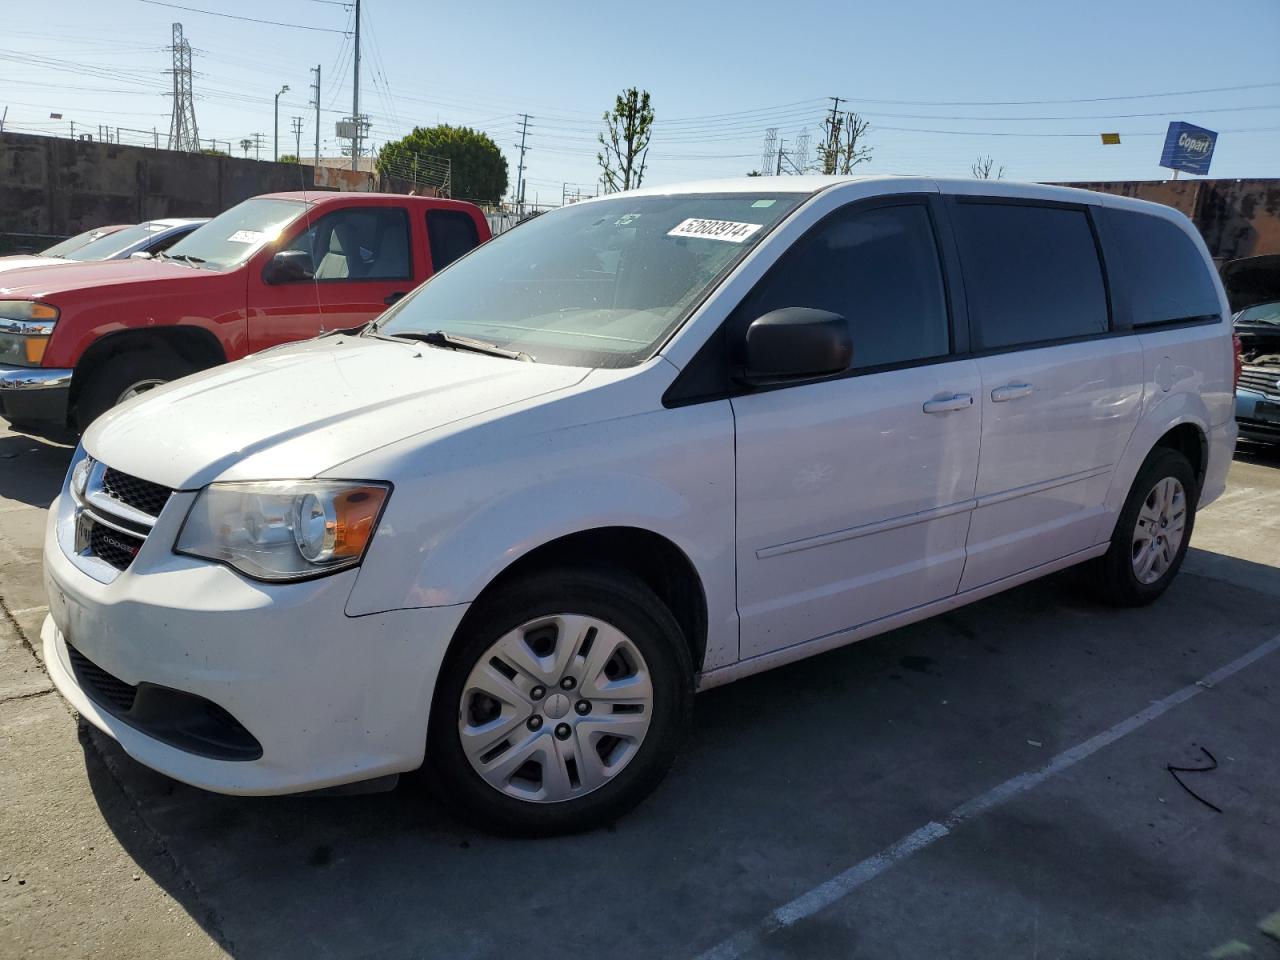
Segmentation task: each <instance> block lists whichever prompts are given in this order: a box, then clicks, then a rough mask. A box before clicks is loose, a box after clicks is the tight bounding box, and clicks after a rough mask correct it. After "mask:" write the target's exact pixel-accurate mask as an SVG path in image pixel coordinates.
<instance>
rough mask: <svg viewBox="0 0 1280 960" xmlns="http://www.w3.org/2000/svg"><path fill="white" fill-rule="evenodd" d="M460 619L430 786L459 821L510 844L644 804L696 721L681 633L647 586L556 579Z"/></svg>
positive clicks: (435, 735)
mask: <svg viewBox="0 0 1280 960" xmlns="http://www.w3.org/2000/svg"><path fill="white" fill-rule="evenodd" d="M480 602H481V604H482V606H480V607H479V608H477V609H475V610H473V611H472V612H471V613H470V614H469V615H468V617H467V620H466V622H465V623H464V625H463V628H462V631H461V633H460V634H459V637H458V640H457V642H456V646H455V648H454V649H453V650H452V651H451V653H450V655H449V657H448V658H447V660H446V663H445V666H444V668H443V670H442V672H441V676H440V681H439V683H438V684H437V687H436V692H435V698H434V701H433V704H432V710H431V727H430V731H429V736H428V743H427V762H428V768H429V772H430V774H431V777H432V780H433V781H434V782H435V783H436V784H437V785H438V786H439V788H440V790H441V792H442V793H443V794H444V796H445V799H446V800H447V801H448V802H449V804H450V806H451V807H452V808H453V809H454V811H455V812H456V813H457V814H458V815H459V816H461V817H462V818H464V819H466V820H469V821H471V822H472V823H474V824H475V825H477V826H479V827H481V828H482V829H485V830H489V831H492V832H495V833H502V834H507V835H515V836H550V835H556V834H564V833H574V832H578V831H581V830H588V829H591V828H593V827H596V826H599V825H601V824H604V823H607V822H609V821H611V820H614V819H616V818H618V817H619V816H621V815H622V814H624V813H626V812H627V811H628V810H630V809H631V808H632V807H634V806H635V805H636V804H637V803H639V802H640V801H641V800H643V799H644V798H645V797H646V796H647V795H648V794H649V793H650V792H652V791H653V790H654V788H656V787H657V785H658V784H659V783H660V782H661V781H662V779H663V777H664V776H665V775H666V773H667V770H668V769H670V767H671V763H672V761H673V760H674V759H675V756H676V752H677V750H678V749H679V747H680V744H681V743H682V742H683V740H684V737H685V734H686V732H687V730H688V727H689V723H690V720H691V717H692V711H693V664H692V661H691V658H690V655H689V649H688V645H687V644H686V643H685V639H684V636H683V634H682V633H681V630H680V627H679V625H678V624H677V623H676V621H675V618H674V617H673V616H672V615H671V612H670V611H669V610H668V609H667V608H666V606H665V605H664V604H663V603H662V601H661V600H660V599H659V598H658V597H657V596H656V595H655V594H654V593H653V591H652V590H650V589H649V588H648V587H647V586H646V585H645V584H644V583H643V582H642V581H641V580H639V579H638V578H637V577H634V576H632V575H630V574H627V573H622V572H617V573H613V572H593V571H586V570H575V569H562V570H553V571H547V572H545V573H541V574H537V575H534V576H529V577H525V578H521V579H518V580H515V581H513V582H511V583H509V584H507V585H505V586H502V587H499V588H498V590H497V591H496V592H495V593H494V594H492V595H491V596H488V597H485V598H484V599H482V600H481V601H480Z"/></svg>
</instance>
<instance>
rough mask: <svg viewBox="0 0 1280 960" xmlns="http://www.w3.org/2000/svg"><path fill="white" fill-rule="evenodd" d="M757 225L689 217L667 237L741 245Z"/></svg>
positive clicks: (669, 232)
mask: <svg viewBox="0 0 1280 960" xmlns="http://www.w3.org/2000/svg"><path fill="white" fill-rule="evenodd" d="M761 226H763V224H759V223H734V222H733V221H732V220H699V219H697V218H696V217H690V218H689V219H688V220H685V221H684V222H683V223H678V224H676V226H675V227H674V228H673V229H672V230H669V231H668V232H667V236H668V237H698V238H700V239H702V240H728V241H729V242H730V243H742V241H744V240H746V239H747V238H749V237H750V236H751V235H752V234H753V233H755V232H756V231H757V230H759V229H760V227H761Z"/></svg>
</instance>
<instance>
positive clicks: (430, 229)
mask: <svg viewBox="0 0 1280 960" xmlns="http://www.w3.org/2000/svg"><path fill="white" fill-rule="evenodd" d="M427 241H428V242H429V243H430V244H431V266H432V267H433V268H434V269H435V270H437V271H438V270H443V269H444V268H445V267H447V266H448V265H449V264H451V263H453V261H455V260H457V259H458V258H459V257H460V256H462V255H463V254H464V253H467V252H468V251H470V250H471V249H473V248H474V247H475V246H476V245H477V244H479V243H480V234H479V232H478V231H477V230H476V222H475V221H474V220H472V219H471V216H470V215H469V214H466V213H463V212H462V211H461V210H428V211H427Z"/></svg>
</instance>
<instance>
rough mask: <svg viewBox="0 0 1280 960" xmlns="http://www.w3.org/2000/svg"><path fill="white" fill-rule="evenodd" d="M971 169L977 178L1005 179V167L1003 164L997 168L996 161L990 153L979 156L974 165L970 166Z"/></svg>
mask: <svg viewBox="0 0 1280 960" xmlns="http://www.w3.org/2000/svg"><path fill="white" fill-rule="evenodd" d="M969 169H970V170H972V171H973V176H974V179H975V180H1003V179H1004V167H1003V166H1001V167H1000V168H999V169H998V170H997V169H996V164H995V161H994V160H992V159H991V156H990V154H988V155H987V156H985V157H979V158H978V159H977V160H975V161H974V164H973V166H972V167H970V168H969Z"/></svg>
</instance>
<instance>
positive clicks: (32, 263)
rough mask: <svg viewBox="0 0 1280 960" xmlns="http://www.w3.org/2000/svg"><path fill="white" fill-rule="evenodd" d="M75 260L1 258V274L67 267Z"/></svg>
mask: <svg viewBox="0 0 1280 960" xmlns="http://www.w3.org/2000/svg"><path fill="white" fill-rule="evenodd" d="M74 262H75V261H73V260H63V259H62V258H60V257H39V256H35V255H34V254H31V255H22V256H18V255H15V256H11V257H0V273H8V272H9V271H10V270H26V269H28V268H29V267H65V266H66V265H67V264H69V263H74Z"/></svg>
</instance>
